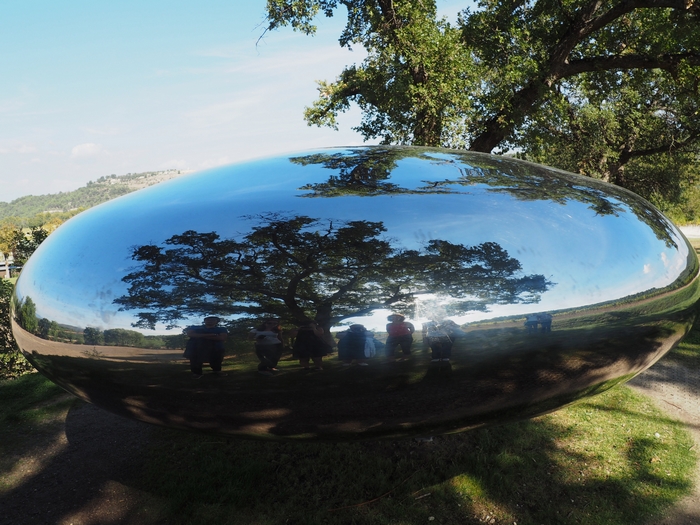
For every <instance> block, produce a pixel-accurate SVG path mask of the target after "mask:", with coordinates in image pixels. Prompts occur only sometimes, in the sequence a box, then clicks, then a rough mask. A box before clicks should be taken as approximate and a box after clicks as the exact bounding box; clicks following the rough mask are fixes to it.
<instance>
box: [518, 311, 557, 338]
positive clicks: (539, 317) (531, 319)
mask: <svg viewBox="0 0 700 525" xmlns="http://www.w3.org/2000/svg"><path fill="white" fill-rule="evenodd" d="M524 326H525V330H527V332H528V333H530V334H536V333H537V328H538V326H539V331H540V332H541V333H543V334H544V333H548V332H551V331H552V314H550V313H547V312H542V313H539V314H529V315H528V316H527V317H526V318H525V323H524Z"/></svg>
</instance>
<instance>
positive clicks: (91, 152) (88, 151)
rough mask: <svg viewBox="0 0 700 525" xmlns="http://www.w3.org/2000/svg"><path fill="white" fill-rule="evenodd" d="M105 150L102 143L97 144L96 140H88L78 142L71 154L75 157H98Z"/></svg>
mask: <svg viewBox="0 0 700 525" xmlns="http://www.w3.org/2000/svg"><path fill="white" fill-rule="evenodd" d="M103 151H104V150H103V149H102V146H101V145H99V144H95V143H94V142H86V143H85V144H78V145H77V146H75V147H74V148H73V149H72V150H71V153H70V156H71V158H73V159H80V158H88V157H96V156H97V155H99V154H100V153H102V152H103Z"/></svg>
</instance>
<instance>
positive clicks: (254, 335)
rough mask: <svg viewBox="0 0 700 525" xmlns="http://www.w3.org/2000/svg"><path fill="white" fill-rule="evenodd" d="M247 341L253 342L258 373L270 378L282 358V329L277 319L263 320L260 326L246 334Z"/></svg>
mask: <svg viewBox="0 0 700 525" xmlns="http://www.w3.org/2000/svg"><path fill="white" fill-rule="evenodd" d="M248 339H249V340H251V341H255V355H257V356H258V359H259V360H260V364H259V365H258V372H260V373H261V374H263V375H267V376H271V375H272V373H273V372H277V362H278V361H279V360H280V357H281V356H282V348H283V346H282V327H281V326H280V323H279V321H278V320H277V319H265V320H264V321H263V322H262V323H261V324H260V326H258V327H257V328H254V329H253V330H251V331H250V332H249V333H248Z"/></svg>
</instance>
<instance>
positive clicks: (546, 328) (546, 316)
mask: <svg viewBox="0 0 700 525" xmlns="http://www.w3.org/2000/svg"><path fill="white" fill-rule="evenodd" d="M537 320H538V321H539V322H540V325H541V326H542V328H540V330H541V331H542V333H547V332H551V331H552V314H550V313H548V312H543V313H541V314H539V315H538V316H537Z"/></svg>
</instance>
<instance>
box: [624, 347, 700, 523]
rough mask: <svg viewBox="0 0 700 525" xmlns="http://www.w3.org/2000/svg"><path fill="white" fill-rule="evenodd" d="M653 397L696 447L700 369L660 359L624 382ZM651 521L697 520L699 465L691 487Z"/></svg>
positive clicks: (699, 508)
mask: <svg viewBox="0 0 700 525" xmlns="http://www.w3.org/2000/svg"><path fill="white" fill-rule="evenodd" d="M628 384H629V385H630V386H631V387H632V388H634V389H635V390H637V391H638V392H641V393H642V394H645V395H647V396H649V397H651V398H652V399H654V400H655V401H656V403H657V405H658V406H659V408H660V409H661V410H663V411H664V412H665V413H666V414H668V415H669V416H670V417H672V418H674V419H677V420H679V421H682V422H684V423H685V424H686V426H687V428H688V430H689V431H690V432H691V433H692V435H693V437H694V438H695V443H696V446H697V448H696V450H700V390H699V389H698V386H699V385H700V370H691V369H688V368H686V367H684V366H681V365H679V364H677V363H675V362H674V361H673V360H671V359H664V360H661V361H660V362H658V363H656V364H655V365H654V366H653V367H651V368H650V369H649V370H647V371H646V372H644V373H643V374H640V375H639V376H637V377H635V378H634V379H633V380H632V381H630V382H629V383H628ZM653 524H654V525H698V524H700V465H699V466H698V469H697V471H696V474H695V491H694V492H693V493H692V494H690V495H689V496H687V497H686V498H684V499H683V500H682V501H680V502H679V503H678V504H677V505H676V506H675V507H674V508H673V509H671V511H670V512H669V513H668V515H667V516H666V517H664V519H662V520H661V521H657V520H655V521H654V522H653ZM650 525H651V524H650Z"/></svg>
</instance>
